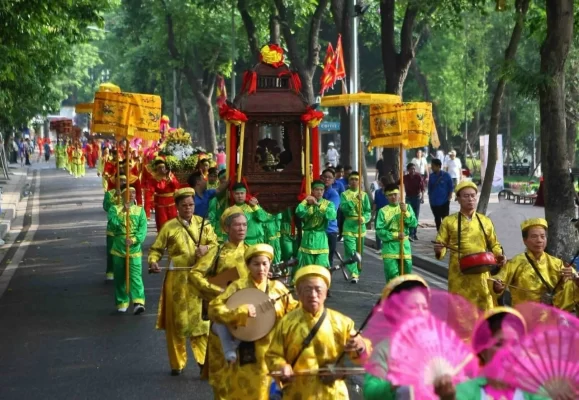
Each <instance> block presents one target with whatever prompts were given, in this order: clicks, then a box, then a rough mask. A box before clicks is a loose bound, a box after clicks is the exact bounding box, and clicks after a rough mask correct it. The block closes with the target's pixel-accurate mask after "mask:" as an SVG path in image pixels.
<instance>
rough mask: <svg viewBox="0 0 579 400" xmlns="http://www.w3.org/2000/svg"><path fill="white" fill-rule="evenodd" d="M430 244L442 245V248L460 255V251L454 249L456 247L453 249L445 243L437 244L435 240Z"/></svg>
mask: <svg viewBox="0 0 579 400" xmlns="http://www.w3.org/2000/svg"><path fill="white" fill-rule="evenodd" d="M430 243H433V244H440V245H441V246H442V247H446V248H447V249H448V250H450V251H454V252H455V253H458V249H456V248H454V247H452V246H449V245H446V244H444V243H438V242H435V241H434V240H431V241H430Z"/></svg>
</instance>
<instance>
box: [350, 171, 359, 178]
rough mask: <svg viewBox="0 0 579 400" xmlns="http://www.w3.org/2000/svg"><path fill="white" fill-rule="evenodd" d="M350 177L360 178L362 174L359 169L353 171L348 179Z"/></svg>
mask: <svg viewBox="0 0 579 400" xmlns="http://www.w3.org/2000/svg"><path fill="white" fill-rule="evenodd" d="M350 178H360V174H359V173H358V172H357V171H353V172H351V173H350V175H349V176H348V179H350Z"/></svg>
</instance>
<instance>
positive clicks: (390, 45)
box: [380, 0, 418, 176]
mask: <svg viewBox="0 0 579 400" xmlns="http://www.w3.org/2000/svg"><path fill="white" fill-rule="evenodd" d="M395 6H396V0H380V35H381V39H382V64H383V66H384V78H385V79H386V93H390V94H397V95H400V96H402V90H403V88H404V81H405V80H406V76H407V75H408V70H409V69H410V63H411V62H412V59H413V58H414V49H415V42H414V39H413V37H412V36H413V35H412V32H413V30H414V25H415V22H416V16H417V15H418V9H417V8H416V5H415V4H413V2H409V4H408V5H407V6H406V11H405V12H404V20H403V22H402V28H401V29H400V52H398V51H397V49H396V39H395V32H396V31H397V29H396V28H397V27H396V20H395ZM382 154H383V156H384V169H385V171H387V172H389V171H392V170H393V171H394V173H395V176H398V174H399V171H400V169H401V168H404V167H403V166H402V165H399V162H398V158H399V150H398V148H387V149H384V150H383V152H382ZM386 176H388V174H387V175H386Z"/></svg>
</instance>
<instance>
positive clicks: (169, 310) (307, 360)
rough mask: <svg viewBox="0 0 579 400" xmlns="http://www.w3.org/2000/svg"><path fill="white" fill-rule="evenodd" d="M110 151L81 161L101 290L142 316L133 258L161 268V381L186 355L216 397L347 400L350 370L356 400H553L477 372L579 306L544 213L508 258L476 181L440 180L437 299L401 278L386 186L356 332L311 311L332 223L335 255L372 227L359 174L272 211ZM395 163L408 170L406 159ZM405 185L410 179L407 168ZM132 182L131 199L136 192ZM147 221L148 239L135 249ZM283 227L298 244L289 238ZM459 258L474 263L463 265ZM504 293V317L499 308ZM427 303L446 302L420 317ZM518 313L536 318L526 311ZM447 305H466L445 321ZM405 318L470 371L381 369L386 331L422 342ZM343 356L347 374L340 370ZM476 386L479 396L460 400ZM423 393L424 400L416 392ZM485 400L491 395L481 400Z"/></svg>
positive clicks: (219, 177) (229, 189) (405, 271)
mask: <svg viewBox="0 0 579 400" xmlns="http://www.w3.org/2000/svg"><path fill="white" fill-rule="evenodd" d="M125 145H126V144H125ZM125 153H126V152H124V149H123V148H119V149H118V151H115V150H113V151H106V152H104V153H103V154H105V157H108V159H104V160H98V161H99V162H97V163H96V164H97V166H99V165H100V167H99V169H98V171H99V174H100V175H101V176H102V177H103V187H104V188H105V191H104V199H103V208H104V210H105V211H106V212H107V220H108V222H107V255H106V260H107V262H106V264H107V267H106V271H105V274H106V275H105V279H107V280H111V281H114V286H115V290H114V298H115V304H116V308H117V311H118V312H119V313H126V312H127V311H128V308H129V306H130V304H131V303H132V304H133V313H134V314H135V315H139V314H142V313H143V312H144V311H145V290H144V287H143V281H142V273H143V271H142V266H141V259H142V257H143V256H146V257H147V262H148V270H149V272H150V273H161V272H164V280H163V288H162V291H161V296H160V299H159V306H158V311H157V323H156V328H157V329H160V330H164V331H165V336H166V344H167V353H168V360H169V371H170V374H171V375H172V376H180V375H182V374H183V371H184V370H185V368H187V366H188V365H190V363H188V355H187V353H188V350H187V347H188V346H190V347H191V349H192V354H193V358H194V360H195V363H196V364H197V365H198V366H199V368H200V375H201V377H202V379H207V380H208V383H209V385H210V386H211V387H212V389H213V394H214V398H215V399H232V400H237V399H270V398H272V399H273V398H279V397H275V396H278V395H279V394H280V393H281V394H282V395H283V398H287V399H347V398H348V396H349V395H348V388H347V385H346V381H347V379H348V376H349V375H351V374H363V373H364V371H367V373H366V375H365V378H364V398H365V399H369V400H374V399H390V398H391V399H411V398H440V399H445V400H446V399H449V400H450V399H471V398H481V399H483V398H496V399H498V398H501V399H503V398H504V399H519V398H521V397H517V396H519V393H522V395H523V397H522V398H529V399H542V398H557V399H558V398H561V399H563V398H566V397H556V396H552V395H551V394H550V393H551V392H549V393H545V392H544V391H540V392H539V393H538V394H532V393H525V392H523V390H526V389H527V387H525V386H524V385H522V386H521V387H513V386H512V385H513V383H512V382H511V381H509V384H510V386H509V385H506V384H505V383H500V382H499V383H497V382H498V381H496V380H491V379H488V377H487V375H485V374H486V373H487V372H486V369H485V365H486V364H489V363H491V362H492V360H493V354H494V353H495V352H497V351H507V350H505V349H510V347H509V346H511V347H512V346H519V345H522V344H521V343H524V339H525V337H527V336H532V335H538V334H539V333H540V332H544V331H548V329H552V328H553V324H555V325H556V328H557V329H567V327H569V326H572V327H579V320H578V319H577V318H576V317H575V316H574V315H573V313H574V312H575V311H576V304H578V303H579V276H578V275H577V273H576V271H575V270H574V268H573V267H571V266H567V265H566V264H564V263H563V261H561V260H559V259H557V258H555V257H552V256H551V255H549V254H546V253H545V252H544V250H545V246H546V237H547V232H548V224H547V222H546V221H545V220H544V219H540V218H539V219H536V218H535V219H529V220H526V221H524V222H523V224H522V226H521V231H522V237H523V242H524V244H525V246H526V249H527V250H526V252H525V253H523V254H521V255H518V256H516V257H514V258H513V259H511V260H507V258H506V256H505V255H504V254H503V250H502V246H501V244H500V243H499V241H498V239H497V235H496V232H495V229H494V226H493V223H492V221H491V220H490V219H489V218H488V217H486V216H485V215H482V214H478V213H476V204H477V195H478V187H477V186H476V185H475V184H474V183H473V182H470V181H462V182H460V183H458V184H457V185H454V182H453V181H452V179H448V185H450V187H451V188H452V189H451V192H450V193H452V195H453V196H455V197H456V201H457V202H458V203H459V205H460V210H459V212H457V213H454V214H451V215H448V216H446V217H443V218H441V222H440V229H439V231H438V236H437V238H436V243H435V244H434V255H435V257H436V258H439V259H442V258H444V256H445V254H446V252H450V259H449V277H448V292H443V293H442V292H441V293H439V291H436V290H435V289H432V288H429V287H428V284H427V283H426V281H425V280H424V279H423V278H422V277H420V276H418V275H415V274H413V270H412V245H411V239H414V240H417V236H416V227H417V223H418V221H417V213H416V212H415V210H414V207H413V205H412V204H411V203H410V202H411V201H412V202H415V199H413V198H412V196H410V198H408V203H404V202H402V201H401V198H402V196H401V192H400V191H401V190H405V185H403V186H402V187H400V186H399V182H391V183H386V184H384V185H382V187H381V189H380V190H381V191H382V192H383V195H384V196H385V198H386V199H387V204H386V205H385V206H383V207H381V208H379V209H377V210H376V213H375V224H376V235H377V237H378V238H379V239H381V243H382V248H381V255H382V259H383V262H384V277H385V280H384V284H385V288H384V292H383V293H382V296H381V297H380V299H379V301H378V303H377V305H376V306H374V305H373V304H368V309H367V310H366V312H367V313H368V318H366V321H365V323H364V324H363V326H360V327H356V326H355V324H354V322H353V321H352V320H351V319H350V318H349V317H348V316H345V315H343V314H341V313H339V312H337V311H335V310H331V309H329V308H327V307H326V306H325V301H326V299H327V297H329V296H330V288H331V286H332V272H333V271H335V270H336V268H337V267H334V266H333V265H332V264H333V262H332V259H333V256H334V255H335V252H336V251H337V250H336V242H337V236H338V232H339V229H338V223H339V222H338V218H339V217H338V216H339V215H340V214H341V216H342V218H343V225H342V227H341V232H342V233H341V236H342V237H343V239H344V251H345V255H344V258H345V259H346V260H347V259H348V258H349V257H350V256H352V255H353V254H354V253H356V252H359V253H362V254H363V252H364V246H362V247H360V246H359V243H360V240H359V239H363V236H364V234H365V228H366V224H367V223H368V222H369V221H370V220H371V198H369V197H368V196H367V195H366V193H363V194H362V196H360V194H359V193H358V192H357V190H358V188H359V181H358V180H359V179H360V175H359V173H358V172H356V171H352V170H351V169H349V171H348V175H347V177H345V178H344V179H345V180H346V181H347V183H348V185H347V189H345V190H343V191H342V193H341V195H339V194H338V191H337V190H336V189H335V187H336V185H335V183H336V180H335V177H336V176H337V175H339V172H338V171H337V170H336V169H334V168H332V167H328V168H326V169H325V170H324V171H323V172H322V173H321V174H320V175H319V176H318V177H316V178H319V179H315V180H313V181H312V183H311V191H310V193H311V194H310V195H307V196H304V197H302V199H301V200H300V201H296V204H295V207H294V208H293V209H291V208H290V209H288V210H285V211H284V212H282V213H278V214H276V213H270V212H268V211H267V210H266V209H264V208H262V207H261V205H260V203H259V199H258V197H257V196H254V195H252V194H250V193H249V192H248V188H247V186H246V185H245V184H244V183H243V181H242V182H237V183H236V182H230V181H229V179H228V177H227V175H226V174H225V173H224V172H223V170H216V169H215V168H216V167H213V165H214V164H215V162H214V160H213V159H212V158H211V157H208V158H206V161H204V162H199V163H198V169H197V170H195V171H193V172H192V174H191V175H190V176H189V177H188V179H186V180H185V181H184V180H181V181H180V180H178V179H177V177H176V176H175V174H174V173H173V172H172V171H171V170H170V168H168V166H167V164H168V162H167V161H166V159H165V157H163V156H162V155H159V154H156V155H153V156H152V157H150V161H149V162H148V163H147V164H145V163H141V164H140V165H139V166H138V167H137V168H135V167H136V166H137V162H138V160H135V162H133V163H131V162H127V161H126V160H125V159H124V158H122V154H125ZM117 157H120V158H121V159H120V161H119V160H117ZM439 164H440V163H439V162H438V160H436V159H435V160H433V161H431V168H432V171H433V172H432V173H431V174H430V179H431V180H432V179H434V180H436V181H437V182H439V183H437V184H436V186H434V187H432V191H433V192H435V193H432V194H431V195H435V196H438V194H436V192H437V190H438V189H437V188H438V187H440V188H441V189H442V190H443V191H444V192H442V191H441V197H444V199H446V200H447V201H449V200H450V198H451V196H450V195H449V194H448V192H447V190H448V189H447V188H445V186H444V185H446V184H447V183H446V180H445V181H444V182H445V183H444V185H441V186H439V184H440V180H441V179H446V178H445V177H444V176H443V175H442V172H443V171H442V172H439V171H438V170H437V169H436V167H439V166H440V165H439ZM408 167H409V168H408V169H409V172H410V173H411V174H412V173H415V171H414V168H415V166H414V164H412V163H411V164H409V166H408ZM139 168H140V169H139ZM427 170H428V168H427ZM145 171H146V172H145ZM144 172H145V173H144ZM127 175H131V176H133V178H131V179H127ZM416 176H417V177H419V178H420V179H423V174H422V172H419V173H416ZM441 176H442V177H441ZM210 179H211V180H213V182H211V185H212V188H209V180H210ZM137 180H139V184H140V185H141V187H142V188H143V190H137V187H136V186H137V185H136V184H137ZM407 182H411V180H408V181H407V180H405V181H404V183H407ZM425 187H426V185H425V184H417V185H416V188H417V189H418V192H417V193H418V194H417V195H416V196H417V197H416V200H418V201H420V199H421V198H422V196H424V195H425V193H424V192H425V191H426V189H425ZM137 193H138V194H137ZM407 193H408V192H407ZM146 196H150V199H149V200H147V199H146ZM138 197H140V198H138ZM360 200H361V201H362V202H361V203H360ZM443 207H444V205H443ZM146 208H148V209H147V210H146ZM360 211H361V213H360ZM151 213H154V215H155V225H156V228H157V235H156V239H155V240H154V243H153V244H152V245H151V246H150V247H149V248H146V246H144V244H143V243H144V239H145V237H146V235H147V228H148V224H147V222H148V220H150V219H151V218H152V216H151ZM296 221H297V222H296ZM401 223H402V224H403V226H404V229H403V230H402V231H401V230H400V224H401ZM296 228H297V231H298V233H297V234H296V233H295V232H292V231H293V230H294V229H296ZM288 246H289V247H288ZM475 256H476V257H482V258H481V259H480V260H477V259H476V257H475ZM469 257H474V259H473V260H472V261H473V262H472V263H471V264H469V263H468V262H467V261H469V260H466V259H467V258H469ZM125 260H128V264H127V263H126V262H125ZM292 260H294V261H293V263H292ZM489 260H490V261H489ZM348 261H350V260H347V261H346V262H344V263H343V264H342V268H344V269H346V274H347V276H348V277H349V279H350V282H351V283H353V284H355V283H358V282H359V279H360V278H361V272H362V271H361V269H360V268H359V266H358V265H357V264H356V262H355V261H353V262H348ZM280 271H281V272H282V273H281V274H280ZM127 274H128V276H127ZM364 279H376V278H375V277H365V276H364ZM507 291H508V292H509V293H510V294H512V303H511V304H510V305H511V306H512V307H514V308H510V307H504V306H502V304H504V296H505V292H507ZM259 293H261V294H259ZM441 299H444V301H442V300H441ZM459 299H460V300H459ZM437 301H441V304H443V303H444V304H446V306H445V307H446V308H445V307H440V306H436V307H437V308H436V310H435V309H434V307H435V304H437ZM465 304H468V306H465ZM533 304H536V306H534V307H535V308H533V307H532V306H531V307H530V308H529V305H533ZM451 305H452V306H451ZM452 307H455V308H456V309H458V308H460V309H461V310H463V311H464V310H466V311H464V313H463V314H464V315H463V314H461V315H460V318H456V321H454V320H452V318H453V317H456V315H454V316H452V314H453V313H452V312H451V311H450V310H451V308H452ZM443 309H444V310H446V314H444V313H443V312H441V310H443ZM529 309H530V310H531V311H528V310H529ZM521 310H523V311H524V310H526V314H525V313H524V312H523V311H521ZM455 313H456V312H455ZM443 314H444V315H443ZM456 314H458V313H456ZM513 315H514V316H515V318H514V319H512V318H510V317H511V316H513ZM530 315H534V316H536V315H543V316H545V315H548V316H553V315H555V316H556V318H554V317H553V318H547V317H543V318H542V319H541V318H540V319H539V320H540V321H543V322H544V324H543V325H541V323H539V322H538V321H534V320H533V321H527V320H526V318H530V317H529V316H530ZM420 318H422V319H425V320H428V319H429V318H435V319H436V321H437V322H436V323H438V324H446V325H445V326H448V327H452V328H453V329H454V330H452V333H449V331H444V332H446V333H445V334H446V335H447V336H443V337H439V338H438V340H440V341H442V342H444V341H448V342H450V343H454V342H452V341H453V340H457V339H456V337H455V336H454V335H455V334H456V335H459V336H460V338H461V340H462V341H461V342H460V343H462V344H460V346H464V348H466V349H467V350H465V351H468V352H469V353H468V354H472V357H474V359H475V360H477V359H480V360H481V363H480V365H479V364H478V363H474V364H476V367H475V366H472V365H471V364H473V363H471V362H470V361H469V363H466V364H465V365H462V366H460V365H457V366H456V367H457V368H458V370H457V373H456V376H455V375H453V374H452V373H451V372H449V370H448V369H442V370H440V371H437V372H436V373H435V374H434V375H433V376H432V377H431V382H430V383H429V385H427V387H422V386H421V385H419V384H418V383H413V381H408V380H406V381H405V380H404V379H403V378H400V377H399V376H398V375H397V373H396V372H395V371H398V370H396V369H394V370H390V369H389V368H388V366H389V365H393V366H394V365H397V364H396V363H397V362H400V360H399V357H401V353H400V349H398V350H397V352H394V348H392V346H394V345H395V343H396V341H397V340H398V337H397V333H398V332H400V331H401V330H404V329H407V326H408V325H409V324H417V325H416V326H417V327H416V329H415V331H414V333H413V334H414V335H420V334H424V335H426V334H427V333H426V331H424V332H422V330H421V329H425V328H424V327H423V326H422V325H420V324H418V322H417V321H416V320H417V319H420ZM382 320H383V321H382ZM451 320H452V321H451ZM384 321H385V322H384ZM553 321H558V322H556V323H555V322H553ZM382 322H384V323H385V325H384V326H386V327H387V328H384V329H382V328H380V329H378V331H379V332H381V333H379V335H378V338H379V339H377V338H376V331H377V329H376V326H380V323H382ZM474 322H476V324H475V323H474ZM366 324H367V325H366ZM364 325H365V326H364ZM531 325H533V326H534V327H533V329H531V328H529V327H530V326H531ZM512 329H514V330H515V333H513V335H515V336H514V337H513V338H511V339H510V341H509V342H504V343H503V342H501V343H502V344H495V342H496V341H498V340H502V339H497V338H498V337H501V338H502V337H503V335H505V334H506V333H505V332H511V330H512ZM483 331H484V332H485V334H486V336H485V334H483V333H481V332H483ZM487 331H488V333H486V332H487ZM421 332H422V333H421ZM575 332H577V331H575ZM574 334H575V335H576V333H574ZM246 335H248V336H246ZM475 339H476V340H475ZM578 340H579V339H578ZM188 342H189V345H188V344H187V343H188ZM481 343H482V344H481ZM457 346H458V345H457ZM460 346H459V348H462V347H460ZM493 346H495V347H493ZM497 346H498V347H497ZM499 347H500V348H499ZM490 349H493V350H492V353H491V350H490ZM411 350H412V349H410V348H409V349H408V350H407V351H405V352H402V353H403V357H404V358H405V359H406V360H410V361H409V362H414V363H415V365H416V373H417V374H420V373H421V372H420V371H421V366H420V365H422V364H424V363H428V362H429V359H426V360H425V359H422V357H429V356H431V355H430V354H428V352H426V353H424V354H422V355H421V356H419V355H418V354H417V353H416V352H412V351H411ZM457 351H458V350H457ZM501 354H502V353H501ZM477 357H478V358H477ZM346 358H347V359H349V360H350V361H351V362H353V363H354V364H355V365H358V366H360V367H345V364H344V360H345V359H346ZM575 358H577V357H576V356H575ZM571 362H575V363H577V360H574V361H573V360H571ZM474 364H473V365H474ZM377 365H378V366H379V368H378V367H376V366H377ZM493 365H494V364H493ZM504 368H506V367H504ZM400 382H406V383H404V384H401V383H400ZM515 384H516V383H515ZM477 391H479V392H480V393H485V395H486V396H487V397H480V396H479V395H477V396H478V397H477V396H475V397H472V396H474V395H473V393H476V392H477ZM425 393H428V397H421V396H426V394H425ZM497 394H498V395H499V396H503V397H492V396H495V395H497ZM412 396H414V397H412ZM489 396H491V397H489ZM569 398H571V397H569Z"/></svg>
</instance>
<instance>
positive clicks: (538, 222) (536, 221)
mask: <svg viewBox="0 0 579 400" xmlns="http://www.w3.org/2000/svg"><path fill="white" fill-rule="evenodd" d="M533 226H540V227H541V228H545V229H549V224H547V220H546V219H544V218H529V219H527V220H525V221H523V222H522V223H521V231H523V232H524V231H526V230H527V229H529V228H531V227H533Z"/></svg>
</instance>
